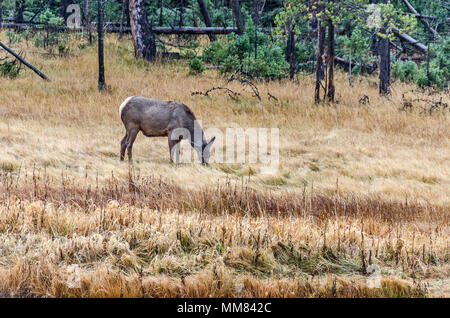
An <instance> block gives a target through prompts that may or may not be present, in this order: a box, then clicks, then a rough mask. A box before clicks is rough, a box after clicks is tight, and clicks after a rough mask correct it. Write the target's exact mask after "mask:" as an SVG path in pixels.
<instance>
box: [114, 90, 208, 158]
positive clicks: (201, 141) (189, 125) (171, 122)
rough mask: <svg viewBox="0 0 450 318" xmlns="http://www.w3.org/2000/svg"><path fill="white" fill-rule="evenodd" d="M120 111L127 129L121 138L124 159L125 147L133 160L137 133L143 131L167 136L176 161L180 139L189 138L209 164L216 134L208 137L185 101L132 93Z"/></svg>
mask: <svg viewBox="0 0 450 318" xmlns="http://www.w3.org/2000/svg"><path fill="white" fill-rule="evenodd" d="M119 115H120V118H121V119H122V122H123V124H124V125H125V129H126V133H125V137H123V139H122V142H121V149H120V160H121V161H123V160H124V156H125V150H128V160H129V161H130V162H132V160H133V157H132V148H133V143H134V141H135V139H136V136H137V134H138V133H139V132H140V131H142V133H143V134H144V135H145V136H147V137H168V139H169V151H170V160H171V162H174V160H173V159H174V156H175V152H176V151H178V150H179V143H180V141H181V140H182V139H184V138H190V143H191V146H192V147H193V148H194V149H195V150H196V151H197V153H198V157H199V159H200V161H201V162H202V163H203V164H208V161H209V157H210V151H211V147H212V145H213V143H214V141H215V140H216V137H214V138H212V139H211V140H210V141H209V142H207V141H206V139H205V134H204V132H203V130H202V128H201V127H200V125H199V123H198V122H197V120H196V118H195V115H194V113H193V112H192V111H191V110H190V109H189V107H187V106H186V105H184V104H182V103H178V102H166V101H161V100H156V99H150V98H145V97H140V96H132V97H128V98H127V99H126V100H125V101H124V102H123V103H122V105H120V107H119ZM183 132H184V133H183ZM188 136H189V137H188Z"/></svg>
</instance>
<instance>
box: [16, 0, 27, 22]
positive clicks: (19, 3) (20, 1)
mask: <svg viewBox="0 0 450 318" xmlns="http://www.w3.org/2000/svg"><path fill="white" fill-rule="evenodd" d="M24 11H25V0H16V2H15V3H14V22H15V23H22V22H24V21H23V12H24Z"/></svg>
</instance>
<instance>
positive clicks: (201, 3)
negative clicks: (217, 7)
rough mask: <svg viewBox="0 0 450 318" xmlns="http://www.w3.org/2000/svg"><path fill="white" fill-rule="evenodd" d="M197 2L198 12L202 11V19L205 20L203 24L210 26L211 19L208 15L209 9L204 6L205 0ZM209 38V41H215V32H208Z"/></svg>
mask: <svg viewBox="0 0 450 318" xmlns="http://www.w3.org/2000/svg"><path fill="white" fill-rule="evenodd" d="M197 2H198V6H199V7H200V12H201V13H202V16H203V21H204V22H205V25H206V26H207V27H212V26H213V25H212V21H211V17H210V16H209V11H208V7H207V6H206V2H205V0H197ZM208 36H209V40H210V41H216V40H217V37H216V35H215V34H209V35H208Z"/></svg>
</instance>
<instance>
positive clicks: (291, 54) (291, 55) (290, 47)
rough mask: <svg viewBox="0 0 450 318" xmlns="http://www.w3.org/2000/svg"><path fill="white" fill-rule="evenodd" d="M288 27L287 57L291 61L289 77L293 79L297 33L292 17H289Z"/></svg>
mask: <svg viewBox="0 0 450 318" xmlns="http://www.w3.org/2000/svg"><path fill="white" fill-rule="evenodd" d="M288 29H289V31H288V32H289V34H288V40H287V43H286V59H287V61H288V62H289V78H290V79H291V80H292V79H293V78H294V76H295V64H296V56H295V34H294V27H293V26H292V19H289V23H288Z"/></svg>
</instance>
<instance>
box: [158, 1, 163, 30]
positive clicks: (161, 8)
mask: <svg viewBox="0 0 450 318" xmlns="http://www.w3.org/2000/svg"><path fill="white" fill-rule="evenodd" d="M162 25H163V0H159V26H162Z"/></svg>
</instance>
